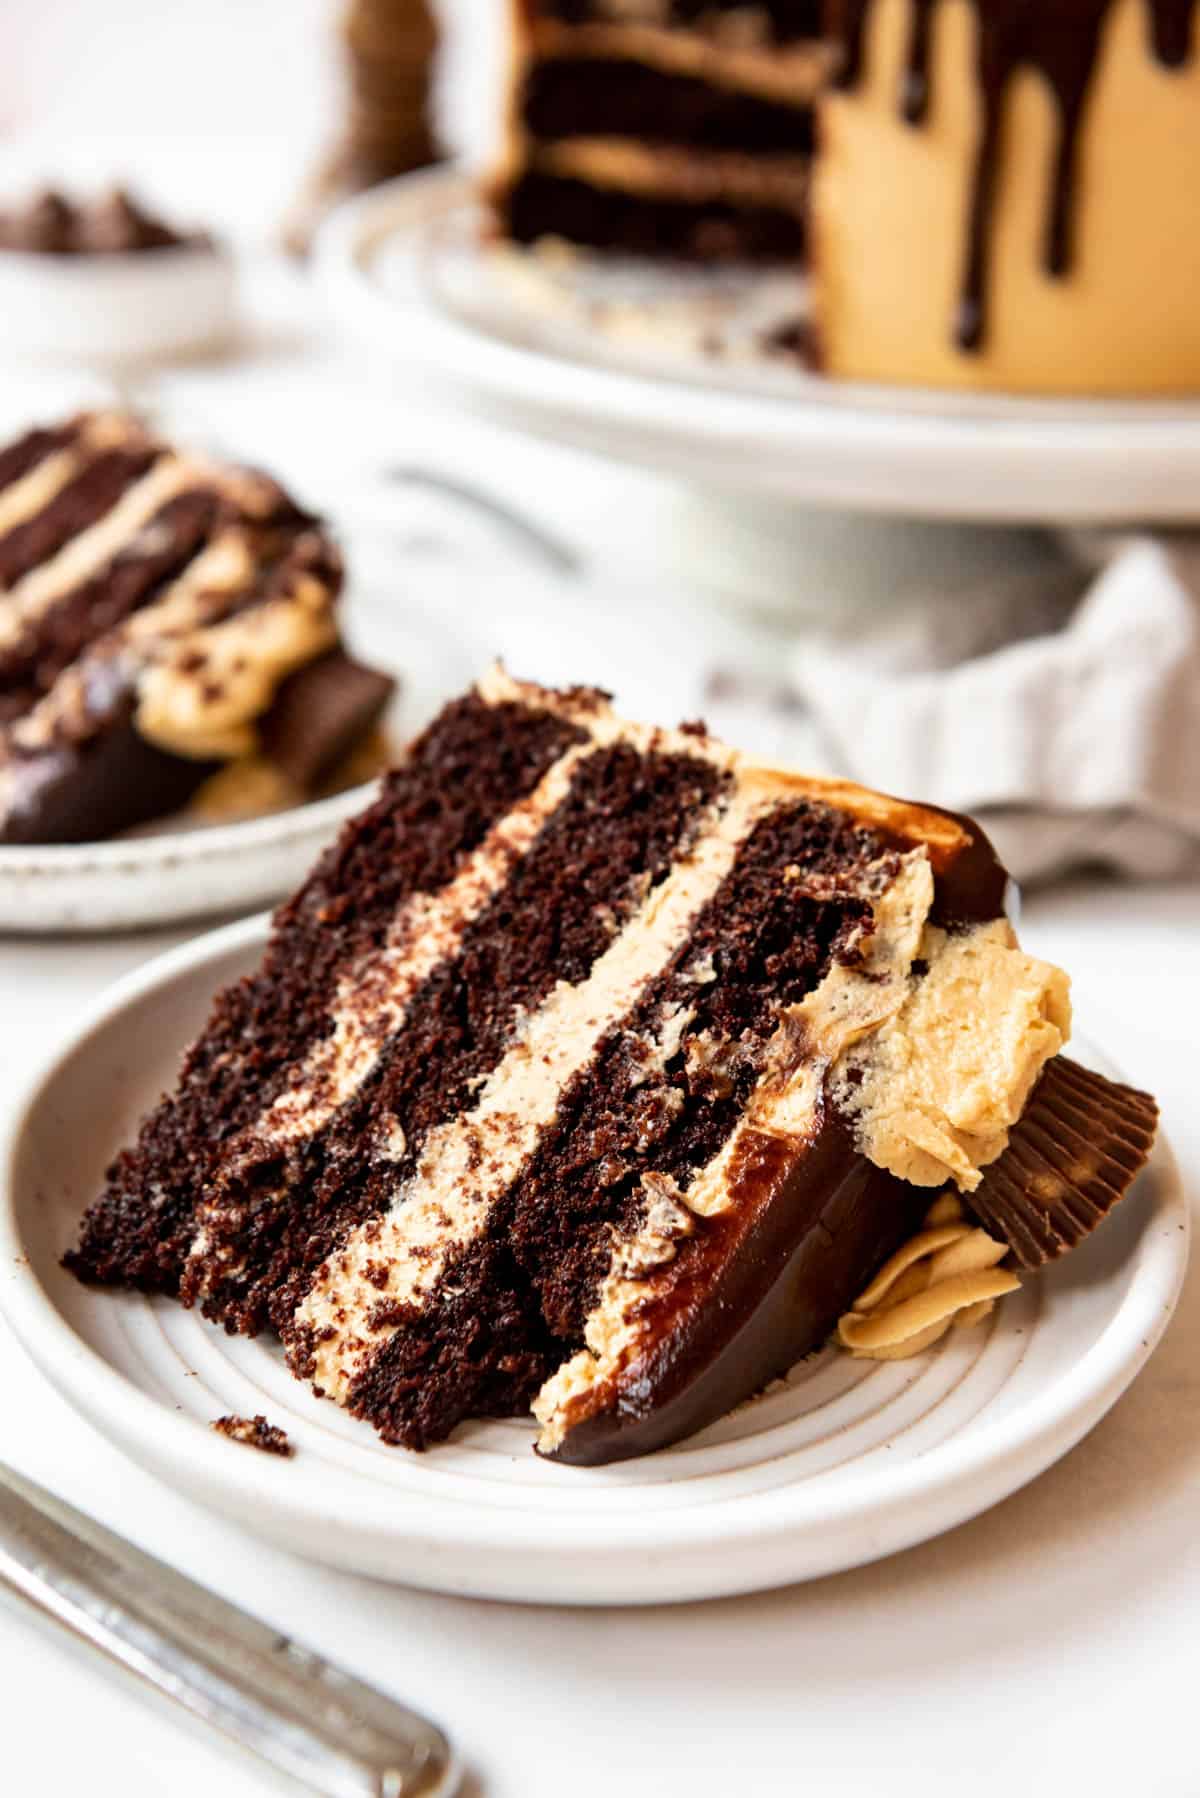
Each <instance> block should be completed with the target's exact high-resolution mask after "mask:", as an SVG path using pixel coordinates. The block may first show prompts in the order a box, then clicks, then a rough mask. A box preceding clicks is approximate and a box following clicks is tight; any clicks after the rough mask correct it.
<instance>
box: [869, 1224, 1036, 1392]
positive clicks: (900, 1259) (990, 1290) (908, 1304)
mask: <svg viewBox="0 0 1200 1798" xmlns="http://www.w3.org/2000/svg"><path fill="white" fill-rule="evenodd" d="M1007 1254H1008V1244H1007V1243H1005V1242H997V1241H995V1239H994V1238H993V1237H991V1236H989V1235H988V1234H987V1232H986V1230H980V1229H978V1228H976V1227H975V1226H974V1225H973V1224H970V1223H968V1222H967V1221H966V1218H965V1217H964V1215H963V1209H962V1206H961V1205H960V1203H959V1201H958V1199H957V1198H956V1197H955V1195H954V1194H953V1193H952V1192H947V1193H943V1194H942V1195H941V1197H940V1198H938V1199H937V1200H936V1201H935V1203H934V1204H933V1205H932V1206H931V1207H930V1209H929V1211H928V1212H927V1213H926V1216H925V1223H924V1226H923V1228H922V1229H921V1230H920V1231H919V1232H918V1233H917V1235H915V1236H913V1237H910V1239H909V1240H908V1242H906V1243H905V1244H904V1245H903V1246H902V1247H901V1248H899V1249H897V1251H896V1253H895V1254H894V1255H893V1256H892V1257H891V1259H890V1260H889V1261H887V1262H885V1263H884V1265H883V1267H882V1268H881V1269H880V1270H879V1272H878V1273H877V1274H876V1276H875V1278H874V1279H873V1280H872V1281H871V1284H870V1285H869V1286H868V1287H867V1288H866V1289H865V1291H863V1292H861V1293H860V1294H859V1296H858V1298H857V1299H855V1301H854V1304H853V1306H852V1308H851V1309H850V1310H849V1311H847V1312H846V1313H845V1315H844V1316H843V1317H842V1318H840V1319H839V1321H838V1327H837V1340H838V1342H839V1343H840V1344H841V1346H842V1347H843V1348H845V1349H849V1351H850V1353H851V1354H852V1355H853V1356H854V1358H855V1359H856V1360H860V1361H902V1360H904V1359H906V1358H907V1357H908V1356H910V1355H919V1354H920V1353H921V1351H922V1349H927V1348H932V1347H933V1345H934V1343H935V1342H940V1340H941V1338H942V1337H943V1336H944V1335H945V1334H946V1332H947V1331H948V1330H950V1329H964V1328H968V1327H970V1326H971V1325H973V1324H979V1323H982V1322H983V1320H984V1319H985V1318H986V1317H989V1316H990V1315H991V1313H992V1310H993V1308H994V1306H995V1303H996V1300H997V1299H1000V1298H1003V1297H1004V1295H1005V1294H1006V1293H1009V1292H1015V1291H1016V1290H1017V1289H1018V1287H1019V1286H1020V1284H1021V1282H1020V1280H1019V1279H1018V1278H1017V1276H1016V1274H1014V1273H1013V1272H1011V1270H1010V1269H1008V1268H1005V1267H1001V1266H1000V1265H999V1264H1000V1263H1001V1262H1002V1261H1003V1260H1004V1258H1005V1256H1006V1255H1007Z"/></svg>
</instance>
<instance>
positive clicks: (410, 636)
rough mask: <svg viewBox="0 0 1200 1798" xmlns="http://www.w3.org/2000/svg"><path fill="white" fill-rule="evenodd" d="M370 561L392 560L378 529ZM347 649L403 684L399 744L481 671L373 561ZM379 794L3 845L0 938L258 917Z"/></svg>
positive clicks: (354, 602) (354, 793)
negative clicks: (213, 820)
mask: <svg viewBox="0 0 1200 1798" xmlns="http://www.w3.org/2000/svg"><path fill="white" fill-rule="evenodd" d="M375 537H376V540H375V542H374V545H373V546H372V543H371V540H370V538H369V536H368V539H367V541H366V542H365V543H364V544H363V545H360V546H358V550H359V553H356V555H355V557H354V562H355V567H356V569H361V568H362V566H363V563H364V561H365V560H366V558H367V556H368V555H372V556H373V557H374V558H375V560H376V561H379V560H381V559H382V558H383V557H384V556H385V555H386V553H387V544H386V540H384V539H383V538H382V537H381V536H380V534H379V532H378V531H376V533H375ZM343 618H344V621H345V625H346V632H347V638H348V641H349V643H350V645H351V647H352V649H354V650H355V651H356V652H357V653H358V654H359V655H360V656H362V657H363V658H364V659H365V660H367V661H369V662H371V663H373V664H374V666H376V667H378V668H383V669H386V670H387V671H388V672H389V673H393V674H395V675H396V676H397V677H398V680H399V687H398V690H397V693H396V696H395V698H394V699H393V701H392V703H391V706H390V707H389V711H388V715H387V718H386V720H385V725H386V728H387V731H388V734H389V736H390V737H391V739H392V740H393V741H394V742H395V743H396V745H397V747H399V746H400V745H401V744H403V743H404V742H405V741H406V740H407V739H408V738H409V737H410V736H412V735H413V734H414V733H415V732H416V731H417V730H418V729H419V728H420V726H421V725H422V724H424V723H425V721H426V719H427V718H428V717H430V716H431V714H432V713H433V712H434V711H435V710H436V708H437V707H438V706H439V705H440V704H441V703H442V701H443V700H444V699H445V698H446V697H447V695H448V694H449V693H451V692H453V691H454V690H455V689H456V687H462V686H466V684H467V683H468V681H469V680H470V679H471V677H472V674H473V672H474V669H473V668H472V666H471V664H470V662H469V659H468V658H467V657H466V656H465V655H464V654H463V653H462V652H460V651H459V649H458V647H457V645H456V643H455V640H454V637H453V635H452V634H451V632H450V631H449V629H448V627H447V626H446V625H445V624H444V623H442V622H440V621H439V620H438V618H437V616H436V614H435V613H434V612H433V611H432V610H431V609H430V610H426V609H421V608H420V607H419V606H418V605H416V604H415V603H414V602H412V601H410V600H408V599H405V600H404V601H403V602H401V600H400V599H399V598H398V596H397V595H396V593H395V591H394V582H393V581H392V580H389V579H388V578H386V576H385V572H384V570H383V569H382V568H375V567H373V566H372V565H371V563H368V564H367V574H366V578H360V577H359V575H358V574H356V575H355V576H354V577H353V578H352V580H351V582H350V584H349V586H348V588H347V591H346V594H345V597H344V600H343ZM373 791H374V786H373V784H371V783H368V784H367V785H365V786H357V787H352V788H349V789H348V790H347V791H346V792H344V793H338V794H336V795H334V796H333V797H332V798H328V799H320V800H316V801H314V802H313V803H312V804H309V805H302V806H296V807H294V808H292V809H291V810H290V811H285V812H277V813H273V814H271V815H269V816H266V817H262V818H250V819H244V820H242V821H240V822H238V823H233V824H203V825H202V824H198V823H189V822H188V821H187V819H186V814H184V815H183V816H182V817H180V818H178V819H166V820H163V821H162V822H160V823H158V824H156V825H153V826H150V827H148V828H147V829H146V830H144V831H142V832H138V833H137V834H130V835H127V836H123V837H119V838H115V839H113V840H112V841H111V842H106V843H66V844H30V845H28V846H25V845H17V846H14V845H8V844H4V845H0V930H7V931H20V932H27V933H32V934H34V935H40V936H44V935H46V934H47V933H49V932H53V931H90V932H95V931H107V930H132V929H137V928H144V927H146V926H149V925H165V924H172V923H178V922H180V921H181V920H183V919H187V918H199V917H206V916H207V917H212V916H213V915H214V914H218V915H219V914H221V913H234V912H241V913H245V912H249V911H257V910H258V909H259V908H260V907H261V906H264V905H266V904H268V903H270V902H271V901H272V900H275V899H278V898H280V897H281V895H283V894H284V893H286V892H288V891H290V889H291V888H293V887H295V886H298V885H299V883H300V881H301V880H303V879H304V877H305V875H306V874H307V873H308V871H309V869H310V868H311V867H312V865H313V863H314V862H315V861H316V859H317V856H318V855H319V854H320V852H321V850H322V849H323V848H324V847H325V845H326V844H327V843H328V842H330V841H331V840H332V838H333V837H334V836H335V835H336V833H337V831H338V829H339V827H340V826H341V825H342V824H343V823H344V822H345V820H346V819H347V818H351V817H353V816H354V814H355V813H356V812H358V811H360V810H361V809H362V807H363V806H364V805H366V804H367V802H368V801H369V799H370V798H371V795H372V793H373Z"/></svg>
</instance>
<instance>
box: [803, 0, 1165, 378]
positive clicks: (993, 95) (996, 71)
mask: <svg viewBox="0 0 1200 1798" xmlns="http://www.w3.org/2000/svg"><path fill="white" fill-rule="evenodd" d="M936 4H937V0H912V24H911V29H910V35H909V45H908V57H907V64H906V68H905V73H904V78H903V82H902V88H901V92H900V94H899V95H898V96H897V103H898V106H899V109H900V112H901V114H902V116H903V117H904V118H905V119H906V120H907V121H908V123H909V124H911V125H913V126H914V127H916V126H920V125H921V124H922V122H923V121H924V119H925V117H926V114H927V112H928V109H929V103H930V76H929V71H930V60H931V41H932V25H933V14H934V8H935V6H936ZM972 4H973V5H974V7H975V12H976V17H977V21H978V27H979V30H978V48H977V53H976V72H977V75H978V80H979V90H980V96H981V99H982V102H983V123H982V128H981V132H980V138H979V144H978V147H977V149H976V152H975V166H974V171H973V174H972V181H971V201H970V207H969V211H968V218H967V241H966V246H965V253H964V257H963V277H962V286H961V289H960V294H959V303H958V313H957V317H956V319H955V321H954V340H955V342H956V343H957V344H958V347H959V348H960V349H962V350H966V351H978V350H979V349H981V348H982V346H983V343H984V340H985V338H986V335H987V290H988V275H989V261H990V255H989V252H990V241H991V225H992V215H993V212H994V208H995V200H996V183H997V176H998V173H999V161H1000V139H1001V134H1002V124H1003V117H1004V102H1005V99H1006V97H1007V94H1008V89H1009V84H1010V83H1011V81H1012V79H1013V76H1014V75H1015V74H1016V73H1017V71H1018V70H1019V69H1021V68H1032V69H1036V70H1038V71H1039V73H1040V74H1042V75H1043V76H1044V77H1045V80H1046V82H1047V83H1048V85H1049V87H1050V90H1051V92H1052V93H1053V95H1054V98H1055V103H1056V105H1057V108H1058V115H1059V138H1058V148H1057V152H1056V154H1055V161H1054V170H1053V175H1052V178H1051V182H1050V201H1049V212H1048V217H1047V219H1046V225H1045V233H1044V236H1043V240H1042V266H1043V268H1044V269H1045V271H1046V273H1047V274H1048V275H1050V276H1052V277H1053V278H1055V279H1059V280H1061V279H1062V278H1063V277H1064V276H1066V275H1067V274H1069V273H1070V270H1071V266H1072V262H1073V259H1074V242H1073V227H1074V216H1075V186H1076V170H1077V153H1078V148H1079V134H1080V127H1081V125H1082V122H1083V117H1084V113H1085V111H1086V108H1087V100H1088V94H1089V92H1090V89H1091V83H1092V76H1093V74H1094V73H1095V69H1096V64H1097V61H1098V58H1099V50H1100V39H1101V35H1102V33H1103V30H1104V26H1105V24H1106V22H1107V19H1108V14H1109V12H1110V10H1111V8H1112V5H1113V0H1054V3H1053V4H1049V3H1048V0H972ZM1196 4H1197V0H1146V7H1147V10H1148V12H1149V15H1150V16H1149V20H1148V32H1147V49H1148V51H1149V53H1150V54H1151V55H1153V56H1154V57H1155V58H1156V59H1157V60H1158V62H1160V63H1161V64H1162V65H1163V67H1164V68H1168V69H1177V68H1181V67H1182V66H1183V64H1184V63H1186V62H1187V61H1188V59H1189V57H1190V56H1191V54H1192V46H1193V26H1194V21H1195V12H1196ZM831 11H832V24H831V26H830V33H831V35H832V36H833V37H834V39H835V40H836V41H837V43H838V45H839V47H840V51H841V66H840V69H839V73H838V77H837V84H838V86H839V87H841V88H843V89H853V88H854V87H856V86H857V85H858V82H859V79H860V77H861V75H862V70H863V61H864V55H863V52H864V43H865V38H866V28H867V23H868V20H869V17H870V11H871V0H835V4H834V5H833V7H832V8H831Z"/></svg>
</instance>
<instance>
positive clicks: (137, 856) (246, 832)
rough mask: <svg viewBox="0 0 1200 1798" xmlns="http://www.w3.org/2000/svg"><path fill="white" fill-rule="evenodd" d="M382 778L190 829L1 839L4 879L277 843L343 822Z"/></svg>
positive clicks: (129, 866)
mask: <svg viewBox="0 0 1200 1798" xmlns="http://www.w3.org/2000/svg"><path fill="white" fill-rule="evenodd" d="M377 784H378V782H377V779H371V780H368V781H359V782H358V783H357V784H356V785H355V786H353V787H345V788H343V790H342V791H341V792H340V793H330V794H327V795H326V796H325V797H324V798H322V799H308V800H305V801H304V803H303V804H301V805H291V806H288V807H287V809H286V810H284V811H278V812H267V813H265V814H262V815H260V816H257V817H252V818H238V819H234V820H232V821H231V822H229V823H226V824H197V825H196V826H195V827H194V828H193V829H191V830H174V831H163V832H162V833H161V834H158V835H153V836H144V837H129V836H120V837H109V838H99V839H97V841H95V842H89V843H0V880H3V879H5V878H8V877H12V878H20V879H22V880H40V879H54V880H59V879H61V878H62V876H63V875H64V874H70V873H74V872H77V871H78V870H79V869H81V868H87V869H92V868H104V869H108V870H118V869H119V870H121V871H122V872H134V871H136V870H137V869H139V868H141V867H142V866H144V865H153V864H155V863H158V862H164V861H168V862H171V863H178V862H186V861H204V860H206V859H207V858H208V857H209V856H210V855H228V854H230V853H231V852H232V853H236V852H237V851H238V850H239V849H261V848H275V847H277V846H279V845H282V844H285V843H288V842H290V841H292V839H293V838H297V837H308V836H311V835H312V834H313V833H314V831H318V830H323V829H324V828H325V827H326V826H327V825H330V826H332V825H334V824H338V823H342V822H344V821H345V819H346V818H351V817H353V816H354V814H355V812H357V811H361V810H362V808H363V807H364V806H366V805H369V804H370V801H371V798H372V796H373V794H374V791H375V788H376V786H377Z"/></svg>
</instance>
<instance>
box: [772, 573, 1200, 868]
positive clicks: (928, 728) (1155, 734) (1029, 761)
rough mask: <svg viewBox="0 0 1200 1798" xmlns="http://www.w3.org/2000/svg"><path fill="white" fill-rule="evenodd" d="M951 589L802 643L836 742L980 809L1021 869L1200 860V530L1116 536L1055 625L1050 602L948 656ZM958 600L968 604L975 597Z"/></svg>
mask: <svg viewBox="0 0 1200 1798" xmlns="http://www.w3.org/2000/svg"><path fill="white" fill-rule="evenodd" d="M945 605H946V601H945V596H931V597H930V599H929V602H928V604H927V606H926V607H925V608H924V609H923V610H922V608H920V607H917V608H915V609H914V608H912V607H909V608H908V609H907V611H906V614H905V619H904V623H903V626H902V628H900V629H897V627H896V626H895V624H894V623H893V624H885V625H883V626H882V628H881V630H880V633H879V634H878V636H877V637H875V638H870V637H867V638H865V639H864V636H863V634H862V632H861V631H858V632H856V633H855V637H854V640H853V641H849V640H839V639H838V638H836V637H833V638H825V639H822V638H820V637H813V636H810V637H807V638H805V639H804V640H803V641H801V642H799V643H797V644H796V645H795V647H794V649H793V652H792V656H791V676H792V680H793V682H794V685H795V689H796V693H797V696H798V698H799V700H800V701H801V702H802V704H803V707H804V709H805V711H806V712H807V714H808V718H807V720H806V722H808V723H810V724H811V725H813V726H815V727H816V729H817V731H818V733H819V736H820V739H821V741H822V744H823V751H824V753H823V759H824V760H825V761H826V762H827V763H828V764H829V765H830V766H831V767H833V768H836V769H837V770H839V771H840V772H843V773H845V774H848V775H849V776H851V777H852V778H853V779H855V780H860V781H862V782H864V783H865V784H867V785H869V786H875V787H882V788H884V789H885V790H887V791H890V792H895V793H902V794H907V795H912V796H916V797H919V798H921V799H925V800H929V801H932V802H934V803H936V804H939V805H944V806H948V807H949V808H951V809H952V810H955V811H967V812H972V813H974V814H976V815H977V816H979V817H980V819H981V821H982V822H983V823H984V824H985V826H986V828H987V829H988V830H989V832H990V833H991V834H992V835H993V836H994V838H995V841H996V845H997V848H998V850H999V852H1000V855H1001V857H1002V859H1003V860H1004V861H1005V862H1006V864H1007V865H1008V867H1009V868H1010V869H1011V870H1012V872H1013V873H1014V874H1015V875H1016V876H1017V877H1018V878H1020V879H1024V880H1033V879H1045V878H1048V877H1050V876H1053V875H1055V874H1059V873H1062V872H1063V871H1065V870H1066V869H1068V868H1070V867H1076V866H1080V865H1086V864H1099V865H1105V866H1109V867H1113V868H1116V869H1119V870H1121V871H1123V872H1125V873H1128V874H1130V875H1134V876H1139V877H1141V878H1154V877H1160V876H1166V875H1175V874H1180V873H1183V872H1185V871H1187V870H1189V869H1192V868H1194V867H1196V866H1200V545H1196V544H1195V543H1194V542H1193V541H1189V540H1188V539H1183V540H1181V541H1179V542H1176V543H1172V542H1171V540H1170V539H1169V538H1167V539H1151V538H1138V539H1133V540H1127V541H1126V542H1124V543H1123V544H1121V545H1119V546H1118V547H1117V548H1116V550H1115V553H1114V555H1113V559H1112V560H1111V561H1109V562H1108V564H1107V566H1105V567H1104V568H1103V570H1102V572H1101V573H1100V574H1099V575H1098V577H1096V578H1095V580H1094V581H1093V582H1092V584H1091V585H1090V587H1088V589H1087V590H1086V591H1085V592H1084V594H1083V597H1082V598H1081V599H1080V600H1079V601H1078V603H1077V604H1075V605H1074V606H1069V605H1068V606H1066V607H1065V608H1064V616H1063V621H1062V622H1061V624H1060V625H1059V628H1057V629H1052V630H1046V624H1045V620H1046V612H1045V607H1044V606H1039V605H1037V604H1035V605H1034V606H1033V608H1032V609H1031V612H1030V614H1029V616H1030V618H1031V620H1032V629H1033V630H1034V631H1035V632H1036V633H1037V634H1033V635H1030V634H1026V635H1024V636H1023V637H1021V638H1019V639H1018V640H1017V641H1015V642H1010V643H1008V644H1006V645H1005V646H1003V647H1001V648H994V647H991V644H992V643H994V640H995V639H994V633H993V632H992V630H991V627H990V625H989V624H988V623H987V615H986V608H985V607H978V606H973V607H972V608H971V609H972V611H973V612H975V613H976V614H977V615H978V616H979V618H980V623H981V628H982V629H984V630H985V631H986V632H987V638H986V639H985V645H986V646H985V650H984V653H965V654H963V653H962V649H963V642H962V640H961V638H960V640H959V641H958V642H957V643H956V644H955V648H956V649H957V650H958V651H959V652H960V659H957V660H955V661H953V662H952V663H951V664H950V665H949V666H947V665H946V659H945V644H946V640H947V633H946V630H945V628H944V626H945ZM956 616H957V617H958V619H959V620H960V628H961V619H962V616H963V614H962V611H961V609H959V611H958V612H957V614H956Z"/></svg>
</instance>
